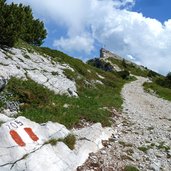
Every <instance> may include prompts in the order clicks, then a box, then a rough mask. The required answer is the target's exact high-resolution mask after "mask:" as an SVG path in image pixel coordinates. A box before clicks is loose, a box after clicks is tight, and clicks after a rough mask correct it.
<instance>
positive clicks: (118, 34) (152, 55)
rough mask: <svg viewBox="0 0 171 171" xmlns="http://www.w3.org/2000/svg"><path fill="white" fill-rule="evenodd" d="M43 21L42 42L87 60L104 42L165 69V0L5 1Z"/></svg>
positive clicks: (168, 37) (168, 39) (169, 57)
mask: <svg viewBox="0 0 171 171" xmlns="http://www.w3.org/2000/svg"><path fill="white" fill-rule="evenodd" d="M8 2H16V3H19V2H21V3H24V4H26V5H30V6H31V7H32V9H33V12H34V15H35V17H38V18H40V19H41V20H43V21H44V23H45V26H46V28H47V30H48V37H47V38H46V40H45V43H44V46H48V47H51V48H53V49H58V50H61V51H63V52H65V53H67V54H69V55H71V56H74V57H77V58H81V59H82V60H84V61H85V60H87V59H90V58H93V57H98V56H99V49H100V48H101V47H102V46H105V47H106V48H107V49H109V50H111V51H113V52H114V53H117V54H119V55H121V56H123V57H125V58H129V59H131V60H133V61H134V62H136V63H138V64H141V65H144V66H147V67H148V68H151V69H153V70H155V71H158V72H160V73H162V74H166V73H168V72H169V71H170V70H171V12H170V10H169V7H170V6H171V0H72V1H71V0H44V1H42V0H8Z"/></svg>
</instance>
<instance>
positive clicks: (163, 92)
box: [143, 82, 171, 101]
mask: <svg viewBox="0 0 171 171" xmlns="http://www.w3.org/2000/svg"><path fill="white" fill-rule="evenodd" d="M143 86H144V90H145V91H147V92H149V90H150V89H152V90H154V92H155V93H156V94H157V95H158V96H159V97H161V98H163V99H166V100H169V101H171V89H169V88H165V87H162V86H160V85H158V84H156V83H154V82H152V83H147V82H146V83H144V84H143Z"/></svg>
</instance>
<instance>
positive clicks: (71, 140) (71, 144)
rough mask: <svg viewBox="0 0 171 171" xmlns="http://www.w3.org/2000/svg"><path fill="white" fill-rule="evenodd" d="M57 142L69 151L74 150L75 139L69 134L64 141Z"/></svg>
mask: <svg viewBox="0 0 171 171" xmlns="http://www.w3.org/2000/svg"><path fill="white" fill-rule="evenodd" d="M59 141H62V142H64V143H65V144H66V145H67V146H68V147H69V148H70V149H71V150H73V149H74V148H75V143H76V138H75V136H74V135H73V134H69V135H68V136H66V137H65V138H64V139H61V140H60V139H59Z"/></svg>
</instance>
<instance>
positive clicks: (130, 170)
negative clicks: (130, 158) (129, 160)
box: [123, 166, 139, 171]
mask: <svg viewBox="0 0 171 171" xmlns="http://www.w3.org/2000/svg"><path fill="white" fill-rule="evenodd" d="M123 171H139V170H138V169H137V168H136V167H134V166H125V168H124V170H123Z"/></svg>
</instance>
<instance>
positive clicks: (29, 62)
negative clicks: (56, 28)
mask: <svg viewBox="0 0 171 171" xmlns="http://www.w3.org/2000/svg"><path fill="white" fill-rule="evenodd" d="M64 69H70V70H71V71H74V70H73V68H71V67H70V66H68V65H67V64H59V63H56V62H53V63H52V62H51V58H50V57H46V58H45V57H43V56H41V55H39V54H36V53H33V54H32V53H29V52H27V50H25V49H22V50H21V49H15V48H12V49H10V50H9V51H4V50H2V49H0V70H1V72H0V77H3V78H5V79H10V78H11V77H17V78H21V79H27V78H30V79H32V80H33V81H35V82H37V83H39V84H42V85H43V86H45V87H47V88H48V89H50V90H52V91H54V92H55V93H60V94H67V95H69V96H78V95H77V89H76V83H75V81H73V80H70V79H68V78H67V77H66V76H65V75H64V73H63V70H64ZM54 73H57V74H54ZM68 89H69V90H70V91H71V93H70V92H69V91H68Z"/></svg>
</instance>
